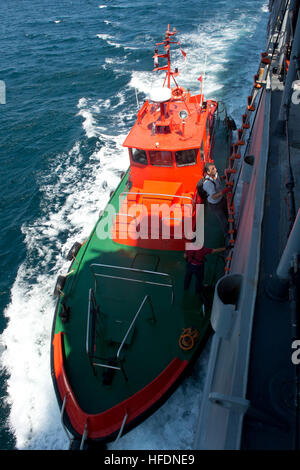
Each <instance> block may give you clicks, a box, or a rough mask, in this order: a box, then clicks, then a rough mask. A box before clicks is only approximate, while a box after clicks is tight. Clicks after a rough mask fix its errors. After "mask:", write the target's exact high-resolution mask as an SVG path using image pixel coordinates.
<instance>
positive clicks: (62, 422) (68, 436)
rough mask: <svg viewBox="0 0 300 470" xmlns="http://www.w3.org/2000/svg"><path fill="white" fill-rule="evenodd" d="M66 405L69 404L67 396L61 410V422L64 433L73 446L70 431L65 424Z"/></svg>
mask: <svg viewBox="0 0 300 470" xmlns="http://www.w3.org/2000/svg"><path fill="white" fill-rule="evenodd" d="M66 403H67V394H66V395H65V396H64V401H63V404H62V407H61V410H60V421H61V424H62V427H63V428H64V431H65V433H66V435H67V438H68V439H69V443H70V444H71V443H72V437H71V436H70V434H69V431H68V430H67V428H66V426H65V423H64V412H65V407H66Z"/></svg>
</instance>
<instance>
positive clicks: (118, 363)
mask: <svg viewBox="0 0 300 470" xmlns="http://www.w3.org/2000/svg"><path fill="white" fill-rule="evenodd" d="M147 301H148V303H149V305H150V308H151V314H152V321H153V323H155V322H156V318H155V315H154V309H153V305H152V302H151V298H150V295H148V294H147V295H145V297H144V299H143V300H142V302H141V304H140V306H139V308H138V310H137V312H136V314H135V316H134V317H133V319H132V321H131V323H130V325H129V327H128V329H127V331H126V333H125V335H124V337H123V339H122V341H121V343H120V346H119V348H118V351H117V354H116V356H115V357H110V358H103V357H100V356H97V355H96V354H95V351H96V323H97V314H99V312H100V309H99V306H98V305H97V303H96V299H95V294H94V291H93V289H92V288H90V290H89V302H88V314H87V331H86V352H87V355H88V358H89V360H90V363H91V366H92V368H93V372H94V374H95V375H96V370H95V367H104V368H105V369H107V368H108V369H114V370H121V371H122V373H123V375H124V378H125V380H126V381H127V380H128V377H127V375H126V373H125V370H124V366H123V359H122V357H121V352H122V350H123V347H124V344H125V342H126V340H127V338H128V336H129V334H130V332H131V331H132V329H133V328H134V325H135V323H136V321H137V319H138V317H139V315H140V313H141V311H142V310H143V307H144V305H145V304H146V302H147ZM91 317H92V318H91ZM98 360H100V361H102V362H97V361H98ZM107 362H110V364H108V363H107Z"/></svg>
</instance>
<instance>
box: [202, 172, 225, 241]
mask: <svg viewBox="0 0 300 470" xmlns="http://www.w3.org/2000/svg"><path fill="white" fill-rule="evenodd" d="M204 172H205V174H206V176H205V180H204V183H203V189H204V191H205V192H206V193H207V205H208V207H209V210H210V211H211V212H213V213H214V214H215V215H216V216H217V218H218V220H219V222H220V224H221V227H222V230H223V233H224V236H225V237H227V235H228V234H227V228H228V213H227V206H226V199H225V197H224V195H225V194H226V193H228V192H229V191H230V188H225V189H223V188H222V185H221V179H220V177H219V175H218V172H217V169H216V167H215V164H214V163H206V164H205V167H204Z"/></svg>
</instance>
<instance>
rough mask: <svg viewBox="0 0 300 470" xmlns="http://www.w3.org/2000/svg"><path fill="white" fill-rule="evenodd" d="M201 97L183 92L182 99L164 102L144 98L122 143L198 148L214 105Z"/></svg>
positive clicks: (166, 148)
mask: <svg viewBox="0 0 300 470" xmlns="http://www.w3.org/2000/svg"><path fill="white" fill-rule="evenodd" d="M201 97H202V95H201V94H199V95H195V96H191V95H190V93H189V92H185V99H184V100H182V101H177V100H176V99H174V100H173V99H171V100H170V101H168V102H167V103H163V104H157V103H150V102H149V101H148V100H147V101H145V103H144V105H143V106H142V108H141V109H140V111H139V112H138V115H137V121H136V122H135V124H134V126H133V128H132V129H131V131H130V133H129V134H128V136H127V138H126V139H125V141H124V143H123V145H124V147H130V148H138V149H143V150H156V151H158V150H161V151H176V150H187V149H192V148H199V147H200V146H201V143H202V140H203V136H204V130H205V128H206V126H209V119H208V118H209V116H210V115H211V116H213V112H214V110H215V107H216V103H215V101H207V102H205V103H203V104H202V105H201V104H200V103H201Z"/></svg>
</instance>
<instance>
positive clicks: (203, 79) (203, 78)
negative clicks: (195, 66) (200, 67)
mask: <svg viewBox="0 0 300 470" xmlns="http://www.w3.org/2000/svg"><path fill="white" fill-rule="evenodd" d="M206 60H207V53H206V54H205V58H204V71H203V76H202V74H201V77H202V78H201V103H200V105H201V106H202V104H203V92H202V90H204V81H205V75H206Z"/></svg>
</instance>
